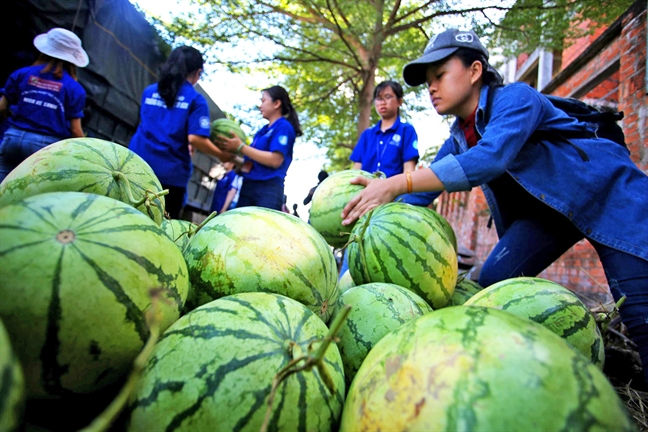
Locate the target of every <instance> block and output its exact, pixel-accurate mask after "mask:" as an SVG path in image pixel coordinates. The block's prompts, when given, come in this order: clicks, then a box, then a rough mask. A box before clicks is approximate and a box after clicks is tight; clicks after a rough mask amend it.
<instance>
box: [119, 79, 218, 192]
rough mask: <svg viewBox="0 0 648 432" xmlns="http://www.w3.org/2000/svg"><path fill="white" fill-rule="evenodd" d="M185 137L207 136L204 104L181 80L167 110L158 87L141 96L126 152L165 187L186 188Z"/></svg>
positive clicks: (188, 171) (188, 168)
mask: <svg viewBox="0 0 648 432" xmlns="http://www.w3.org/2000/svg"><path fill="white" fill-rule="evenodd" d="M187 135H200V136H204V137H208V136H209V108H208V107H207V101H206V100H205V98H204V97H203V96H202V95H201V94H200V93H198V92H197V91H196V90H195V89H194V88H193V86H192V85H191V84H189V82H188V81H185V82H184V83H183V84H182V86H181V87H180V90H179V91H178V96H177V97H176V102H175V105H174V106H173V108H171V109H169V108H167V106H166V103H165V102H164V100H163V99H162V97H161V96H160V95H159V94H158V84H157V83H154V84H151V85H150V86H148V87H147V88H146V89H145V90H144V93H143V94H142V105H141V108H140V124H139V126H138V127H137V131H136V132H135V135H133V138H132V139H131V142H130V145H129V147H128V148H129V149H131V150H132V151H134V152H135V153H137V154H138V155H139V156H141V157H142V159H144V160H145V161H146V162H147V163H148V164H149V165H150V166H151V168H152V169H153V171H154V172H155V175H157V177H158V179H159V180H160V183H162V184H163V185H165V186H177V187H186V186H187V183H188V182H189V178H190V177H191V172H192V169H193V166H192V164H191V155H190V154H189V145H188V144H189V141H188V138H187Z"/></svg>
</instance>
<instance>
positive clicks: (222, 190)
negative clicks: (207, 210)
mask: <svg viewBox="0 0 648 432" xmlns="http://www.w3.org/2000/svg"><path fill="white" fill-rule="evenodd" d="M235 178H236V172H234V170H232V171H229V172H226V173H225V175H223V178H221V179H220V180H218V182H216V190H215V191H214V199H213V201H212V206H211V211H216V212H219V211H221V209H222V208H223V204H225V200H226V199H227V194H228V193H229V191H230V189H232V188H233V187H234V184H233V183H234V179H235Z"/></svg>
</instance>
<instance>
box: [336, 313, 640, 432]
mask: <svg viewBox="0 0 648 432" xmlns="http://www.w3.org/2000/svg"><path fill="white" fill-rule="evenodd" d="M359 430H384V431H392V430H394V431H395V430H400V431H402V430H421V431H442V430H447V431H451V430H452V431H454V430H475V431H478V430H484V431H557V430H574V431H577V430H578V431H581V430H588V431H595V430H596V431H607V430H615V431H634V430H635V427H634V425H633V424H632V420H631V419H630V418H629V416H628V414H627V412H626V409H625V406H624V405H623V403H622V402H621V400H620V399H619V397H618V395H617V393H616V391H615V390H614V388H613V387H612V385H611V384H610V382H609V381H608V380H607V378H606V377H605V375H604V374H603V373H602V372H601V371H600V370H599V369H598V368H597V367H596V366H594V365H593V364H592V363H591V362H590V361H589V359H587V358H586V357H585V356H583V355H582V354H581V353H580V352H578V351H577V350H575V349H574V348H573V347H572V346H571V345H569V344H568V343H567V342H566V341H565V340H564V339H562V338H560V337H559V336H557V335H556V334H554V333H553V332H551V331H550V330H548V329H547V328H545V327H543V326H542V325H539V324H537V323H535V322H532V321H530V320H527V319H523V318H520V317H517V316H515V315H513V314H509V313H507V312H504V311H501V310H498V309H493V308H486V307H479V306H455V307H450V308H445V309H441V310H436V311H434V312H432V313H429V314H426V315H424V316H422V317H420V318H417V319H415V320H412V321H409V322H407V323H406V324H404V325H403V326H401V327H399V328H398V329H396V330H394V331H392V332H391V333H389V334H388V335H386V336H385V337H383V338H382V339H381V341H380V342H378V343H377V344H376V345H375V346H374V348H373V349H372V350H371V351H370V352H369V355H367V358H366V359H365V361H364V362H363V364H362V366H361V367H360V370H359V371H358V374H357V375H356V377H355V379H354V381H353V383H352V384H351V387H350V388H349V393H348V395H347V400H346V402H345V406H344V411H343V414H342V422H341V427H340V431H342V432H346V431H359Z"/></svg>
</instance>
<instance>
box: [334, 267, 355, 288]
mask: <svg viewBox="0 0 648 432" xmlns="http://www.w3.org/2000/svg"><path fill="white" fill-rule="evenodd" d="M354 286H356V284H355V282H353V278H352V277H351V272H350V271H349V270H346V271H345V272H344V273H342V276H340V279H338V290H339V291H340V294H341V293H343V292H344V291H346V290H348V289H349V288H352V287H354Z"/></svg>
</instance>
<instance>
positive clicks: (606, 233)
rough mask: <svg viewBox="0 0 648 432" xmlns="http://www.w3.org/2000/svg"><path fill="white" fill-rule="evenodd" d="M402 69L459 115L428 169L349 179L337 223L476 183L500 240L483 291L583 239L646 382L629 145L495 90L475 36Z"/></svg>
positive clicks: (529, 95)
mask: <svg viewBox="0 0 648 432" xmlns="http://www.w3.org/2000/svg"><path fill="white" fill-rule="evenodd" d="M403 76H404V79H405V82H406V83H408V84H409V85H413V86H416V85H420V84H426V85H427V87H428V91H429V94H430V99H431V101H432V105H433V106H434V108H435V109H436V111H437V112H438V113H439V114H441V115H454V116H456V121H455V123H454V124H453V126H452V127H451V131H450V133H451V136H450V138H449V139H448V140H447V141H446V142H445V143H444V144H443V146H442V147H441V149H440V151H439V153H438V154H437V156H436V158H435V160H434V162H433V163H432V164H431V165H430V167H429V169H422V170H417V171H414V172H406V173H404V174H399V175H396V176H393V177H391V178H388V179H376V180H368V179H365V178H362V177H358V178H357V179H355V180H354V181H353V183H355V184H362V185H365V186H366V188H365V189H364V190H363V191H362V192H361V193H359V194H358V195H357V196H356V197H354V199H352V200H351V201H350V202H349V203H348V204H347V206H346V207H345V208H344V210H343V212H342V218H343V219H344V221H343V224H349V223H351V222H352V221H354V220H356V219H357V218H359V217H360V216H362V215H363V214H365V213H366V212H368V211H369V210H371V209H373V208H375V207H377V206H379V205H381V204H384V203H387V202H390V201H392V200H393V199H394V198H396V197H397V196H399V195H401V194H403V193H405V192H407V193H409V192H438V193H440V192H441V191H444V190H447V191H448V192H454V191H467V190H470V189H471V188H473V187H475V186H481V187H482V189H483V191H484V195H485V196H486V200H487V202H488V204H489V207H490V210H491V215H492V218H493V221H494V222H495V226H496V228H497V233H498V235H499V238H500V240H499V242H498V243H497V245H496V246H495V248H494V249H493V251H492V252H491V254H490V256H489V257H488V259H487V260H486V262H485V263H484V266H483V268H482V270H481V273H480V278H479V283H480V285H482V286H489V285H491V284H493V283H495V282H498V281H501V280H504V279H508V278H513V277H518V276H522V275H524V276H535V275H537V274H538V273H540V272H541V271H543V270H544V269H545V268H546V267H548V266H549V265H550V264H551V263H553V262H554V261H555V260H557V259H558V258H559V257H560V256H561V255H562V254H563V253H564V252H565V251H567V250H568V249H569V248H570V247H571V246H572V245H574V244H575V243H576V242H578V241H580V240H582V239H583V238H585V239H587V240H588V241H589V242H590V243H591V244H592V245H593V246H594V248H595V249H596V251H597V253H598V255H599V258H600V260H601V262H602V264H603V268H604V270H605V274H606V277H607V279H608V282H609V285H610V290H611V292H612V295H613V297H614V299H615V300H617V301H618V300H619V299H620V298H621V297H622V296H624V295H625V296H626V301H625V303H624V304H623V305H622V306H621V309H620V312H621V317H622V319H623V322H624V324H625V325H626V327H627V328H628V331H629V333H630V337H631V338H632V339H633V341H634V342H635V343H636V344H637V347H638V351H639V354H640V356H641V360H642V362H643V365H644V377H645V379H646V381H647V382H648V230H646V226H648V193H646V191H648V176H646V175H645V174H644V173H643V172H642V171H641V170H639V168H638V167H637V166H636V165H635V164H634V163H633V162H632V160H631V159H630V157H629V153H628V150H627V149H626V148H624V147H623V146H621V145H619V144H617V143H615V142H613V141H610V140H607V139H604V138H599V137H597V136H596V134H595V131H594V130H592V128H591V126H590V125H588V124H585V123H582V122H579V121H578V120H576V119H574V118H572V117H570V116H569V115H567V114H566V113H565V112H563V111H561V110H559V109H558V108H556V107H555V106H554V105H553V104H552V103H551V102H550V101H549V100H548V99H547V98H546V97H545V96H543V95H542V94H540V93H539V92H538V91H536V90H535V89H533V88H531V87H530V86H528V85H526V84H524V83H513V84H509V85H506V86H502V85H501V82H502V80H501V77H500V76H499V74H498V73H497V72H496V71H495V69H494V68H493V67H492V66H491V65H490V64H489V63H488V51H487V50H486V48H484V46H483V45H482V44H481V43H480V41H479V39H478V38H477V35H476V34H475V33H474V32H472V31H460V30H457V29H448V30H446V31H444V32H442V33H440V34H438V35H436V36H435V37H433V38H432V39H430V42H429V43H428V45H427V47H426V48H425V50H424V53H423V56H422V57H421V58H419V59H417V60H415V61H413V62H411V63H409V64H407V65H406V66H405V68H404V70H403ZM540 134H541V135H540ZM559 135H560V139H557V138H556V137H557V136H559ZM565 136H567V137H569V139H565V138H564V137H565Z"/></svg>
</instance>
